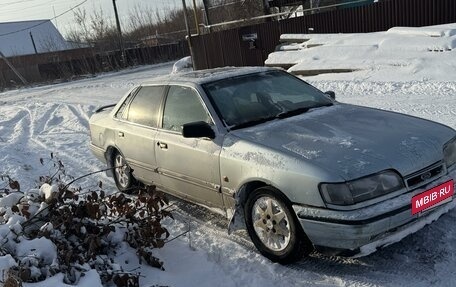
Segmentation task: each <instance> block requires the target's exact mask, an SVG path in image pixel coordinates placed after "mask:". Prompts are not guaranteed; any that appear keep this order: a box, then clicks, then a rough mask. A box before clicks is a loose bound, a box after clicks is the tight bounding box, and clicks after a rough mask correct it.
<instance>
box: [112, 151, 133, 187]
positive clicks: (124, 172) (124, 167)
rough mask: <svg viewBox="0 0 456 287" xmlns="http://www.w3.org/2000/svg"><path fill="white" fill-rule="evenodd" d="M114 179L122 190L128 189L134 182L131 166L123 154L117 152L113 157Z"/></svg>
mask: <svg viewBox="0 0 456 287" xmlns="http://www.w3.org/2000/svg"><path fill="white" fill-rule="evenodd" d="M113 167H114V179H115V182H116V185H117V188H118V189H119V190H120V191H126V190H128V189H129V188H130V187H131V186H132V185H133V182H134V178H133V175H132V174H131V168H130V166H129V165H128V163H127V161H126V160H125V158H124V157H123V155H122V154H120V153H119V152H116V154H115V155H114V159H113Z"/></svg>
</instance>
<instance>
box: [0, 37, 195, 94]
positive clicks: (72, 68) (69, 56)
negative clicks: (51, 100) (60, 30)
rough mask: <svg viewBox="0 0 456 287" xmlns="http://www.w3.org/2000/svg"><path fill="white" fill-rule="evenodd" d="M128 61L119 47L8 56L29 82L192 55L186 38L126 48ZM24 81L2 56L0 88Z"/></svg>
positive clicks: (63, 77)
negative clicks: (107, 49)
mask: <svg viewBox="0 0 456 287" xmlns="http://www.w3.org/2000/svg"><path fill="white" fill-rule="evenodd" d="M125 52H126V58H127V59H126V61H125V65H122V61H121V59H122V57H121V53H120V51H108V52H105V51H97V50H95V49H92V48H82V49H74V50H65V51H59V52H50V53H43V54H36V55H25V56H18V57H10V58H8V60H9V61H10V62H11V63H12V64H13V66H14V67H15V68H16V69H17V70H18V71H19V72H20V73H21V75H22V76H24V78H25V79H26V80H27V82H29V83H33V82H46V81H53V80H58V79H63V80H64V79H70V78H74V77H75V76H76V77H77V76H79V75H85V74H95V73H99V72H105V71H113V70H118V69H120V68H122V67H123V66H136V65H146V64H155V63H161V62H166V61H172V60H176V59H180V58H182V57H185V56H188V55H189V49H188V44H187V41H184V40H183V41H180V42H177V43H172V44H167V45H160V46H153V47H143V48H133V49H127V50H126V51H125ZM21 84H22V83H21V82H20V80H19V78H18V77H17V76H16V75H15V74H14V73H13V71H12V70H11V69H10V68H9V67H8V66H7V65H6V63H5V61H3V60H2V59H1V58H0V91H1V90H3V89H4V88H8V87H14V86H20V85H21Z"/></svg>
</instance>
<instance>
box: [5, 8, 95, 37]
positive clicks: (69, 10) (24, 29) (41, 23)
mask: <svg viewBox="0 0 456 287" xmlns="http://www.w3.org/2000/svg"><path fill="white" fill-rule="evenodd" d="M87 1H89V0H84V1H82V2H81V3H79V4H78V5H76V6H73V7H71V8H70V9H68V10H66V11H64V12H62V13H60V14H59V15H57V16H54V17H52V18H51V19H48V20H43V21H42V22H40V23H38V24H35V25H32V26H30V27H27V28H23V29H20V30H17V31H13V32H8V33H4V34H0V37H1V36H7V35H11V34H15V33H19V32H22V31H27V30H29V29H32V28H35V27H38V26H40V25H43V24H45V23H47V22H48V21H51V20H55V19H57V18H59V17H60V16H63V15H65V14H66V13H68V12H71V11H73V10H74V9H76V8H78V7H79V6H81V5H82V4H84V3H86V2H87Z"/></svg>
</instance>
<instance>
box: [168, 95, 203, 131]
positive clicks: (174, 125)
mask: <svg viewBox="0 0 456 287" xmlns="http://www.w3.org/2000/svg"><path fill="white" fill-rule="evenodd" d="M198 121H204V122H207V123H211V119H210V116H209V115H208V113H207V111H206V109H205V108H204V106H203V103H202V102H201V100H200V97H199V95H198V93H196V91H195V90H193V89H191V88H188V87H182V86H171V87H170V88H169V91H168V96H167V97H166V103H165V110H164V112H163V129H166V130H170V131H176V132H181V131H182V125H184V124H188V123H192V122H198Z"/></svg>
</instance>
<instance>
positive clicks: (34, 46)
mask: <svg viewBox="0 0 456 287" xmlns="http://www.w3.org/2000/svg"><path fill="white" fill-rule="evenodd" d="M30 39H31V40H32V44H33V49H34V50H35V54H38V51H37V50H36V45H35V40H34V39H33V35H32V31H30Z"/></svg>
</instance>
